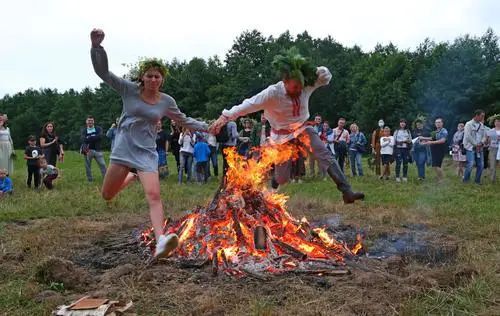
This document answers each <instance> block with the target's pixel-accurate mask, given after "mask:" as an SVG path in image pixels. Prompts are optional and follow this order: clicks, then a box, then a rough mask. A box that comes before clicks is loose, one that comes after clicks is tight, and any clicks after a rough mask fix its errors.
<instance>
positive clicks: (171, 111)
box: [164, 96, 208, 131]
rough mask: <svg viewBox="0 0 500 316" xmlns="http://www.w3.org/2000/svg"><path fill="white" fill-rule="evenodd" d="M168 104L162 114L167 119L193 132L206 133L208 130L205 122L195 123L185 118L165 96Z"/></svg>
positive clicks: (195, 121) (191, 119)
mask: <svg viewBox="0 0 500 316" xmlns="http://www.w3.org/2000/svg"><path fill="white" fill-rule="evenodd" d="M167 97H168V98H169V99H168V101H167V102H168V104H167V109H166V113H165V114H164V115H165V116H167V117H168V118H169V119H171V120H174V121H176V122H177V123H178V124H180V125H182V126H184V127H187V128H189V129H190V130H195V131H206V130H207V129H208V125H207V123H205V122H201V121H197V120H195V119H194V118H191V117H187V116H186V114H184V113H182V112H181V110H180V109H179V107H178V106H177V103H176V102H175V100H174V99H173V98H172V97H170V96H167Z"/></svg>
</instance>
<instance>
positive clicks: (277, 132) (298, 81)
mask: <svg viewBox="0 0 500 316" xmlns="http://www.w3.org/2000/svg"><path fill="white" fill-rule="evenodd" d="M273 66H274V67H275V68H276V69H277V70H278V71H279V73H280V76H281V79H282V80H281V81H279V82H278V83H276V84H273V85H270V86H269V87H268V88H266V89H265V90H263V91H262V92H260V93H258V94H257V95H255V96H253V97H251V98H249V99H246V100H244V101H243V103H241V104H240V105H236V106H233V107H232V108H231V109H229V110H224V111H223V112H222V115H221V116H220V117H219V118H218V119H217V121H215V122H214V123H213V124H212V125H211V126H210V127H209V132H211V133H214V134H218V132H219V130H220V129H221V128H222V126H224V125H225V124H226V123H227V122H228V121H230V120H234V119H236V118H238V117H241V116H245V115H247V114H250V113H254V112H258V111H262V110H263V111H264V115H265V116H266V118H267V119H268V121H269V123H270V125H271V136H270V137H269V143H270V144H271V145H274V144H284V143H286V142H288V141H290V140H292V139H295V138H298V137H299V136H302V137H307V138H308V139H309V143H310V147H311V148H310V149H311V152H312V154H313V155H314V157H315V158H316V160H317V161H318V164H319V166H320V167H321V168H324V169H325V170H327V173H328V175H329V176H330V177H331V178H332V180H333V181H334V182H335V183H336V185H337V188H338V190H339V191H341V192H342V195H343V200H344V203H354V201H356V200H360V199H363V198H364V194H363V193H361V192H353V191H352V189H351V186H350V184H349V183H348V181H347V178H346V176H345V175H344V173H343V172H342V170H341V169H340V167H339V164H338V163H337V161H336V160H335V159H334V157H333V155H332V154H331V153H330V152H329V151H328V150H327V149H326V147H325V145H324V143H323V142H322V141H321V139H320V138H319V136H318V134H317V133H316V132H315V131H314V129H313V128H312V127H311V126H309V125H308V124H306V122H307V120H308V118H309V116H310V114H309V98H310V97H311V95H312V93H313V92H314V91H315V90H316V89H318V88H319V87H322V86H326V85H328V84H329V83H330V80H331V78H332V75H331V73H330V71H329V70H328V69H327V68H326V67H317V68H316V67H313V66H312V65H311V64H310V62H309V61H308V60H307V59H306V58H304V57H302V56H301V55H300V54H299V53H298V50H297V49H295V48H292V49H290V50H288V52H287V53H286V54H285V55H278V56H275V58H274V61H273ZM290 168H291V162H289V163H284V164H280V165H277V166H276V167H275V176H274V178H273V188H275V189H276V188H278V186H279V185H280V184H283V183H286V182H287V181H289V180H290V174H291V172H290Z"/></svg>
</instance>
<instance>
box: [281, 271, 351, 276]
mask: <svg viewBox="0 0 500 316" xmlns="http://www.w3.org/2000/svg"><path fill="white" fill-rule="evenodd" d="M289 272H290V273H293V274H316V275H330V276H342V275H348V274H351V271H350V270H290V271H289Z"/></svg>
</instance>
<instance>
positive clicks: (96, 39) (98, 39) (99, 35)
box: [90, 29, 104, 47]
mask: <svg viewBox="0 0 500 316" xmlns="http://www.w3.org/2000/svg"><path fill="white" fill-rule="evenodd" d="M103 40H104V31H103V30H101V29H93V30H92V32H90V41H91V42H92V47H100V46H101V43H102V41H103Z"/></svg>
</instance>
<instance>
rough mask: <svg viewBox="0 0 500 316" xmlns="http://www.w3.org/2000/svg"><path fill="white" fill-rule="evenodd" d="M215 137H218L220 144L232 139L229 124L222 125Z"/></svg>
mask: <svg viewBox="0 0 500 316" xmlns="http://www.w3.org/2000/svg"><path fill="white" fill-rule="evenodd" d="M215 139H217V142H218V143H219V144H224V143H227V142H228V141H229V139H230V137H229V129H228V128H227V124H226V125H224V126H222V128H221V129H220V131H219V134H217V135H215Z"/></svg>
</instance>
